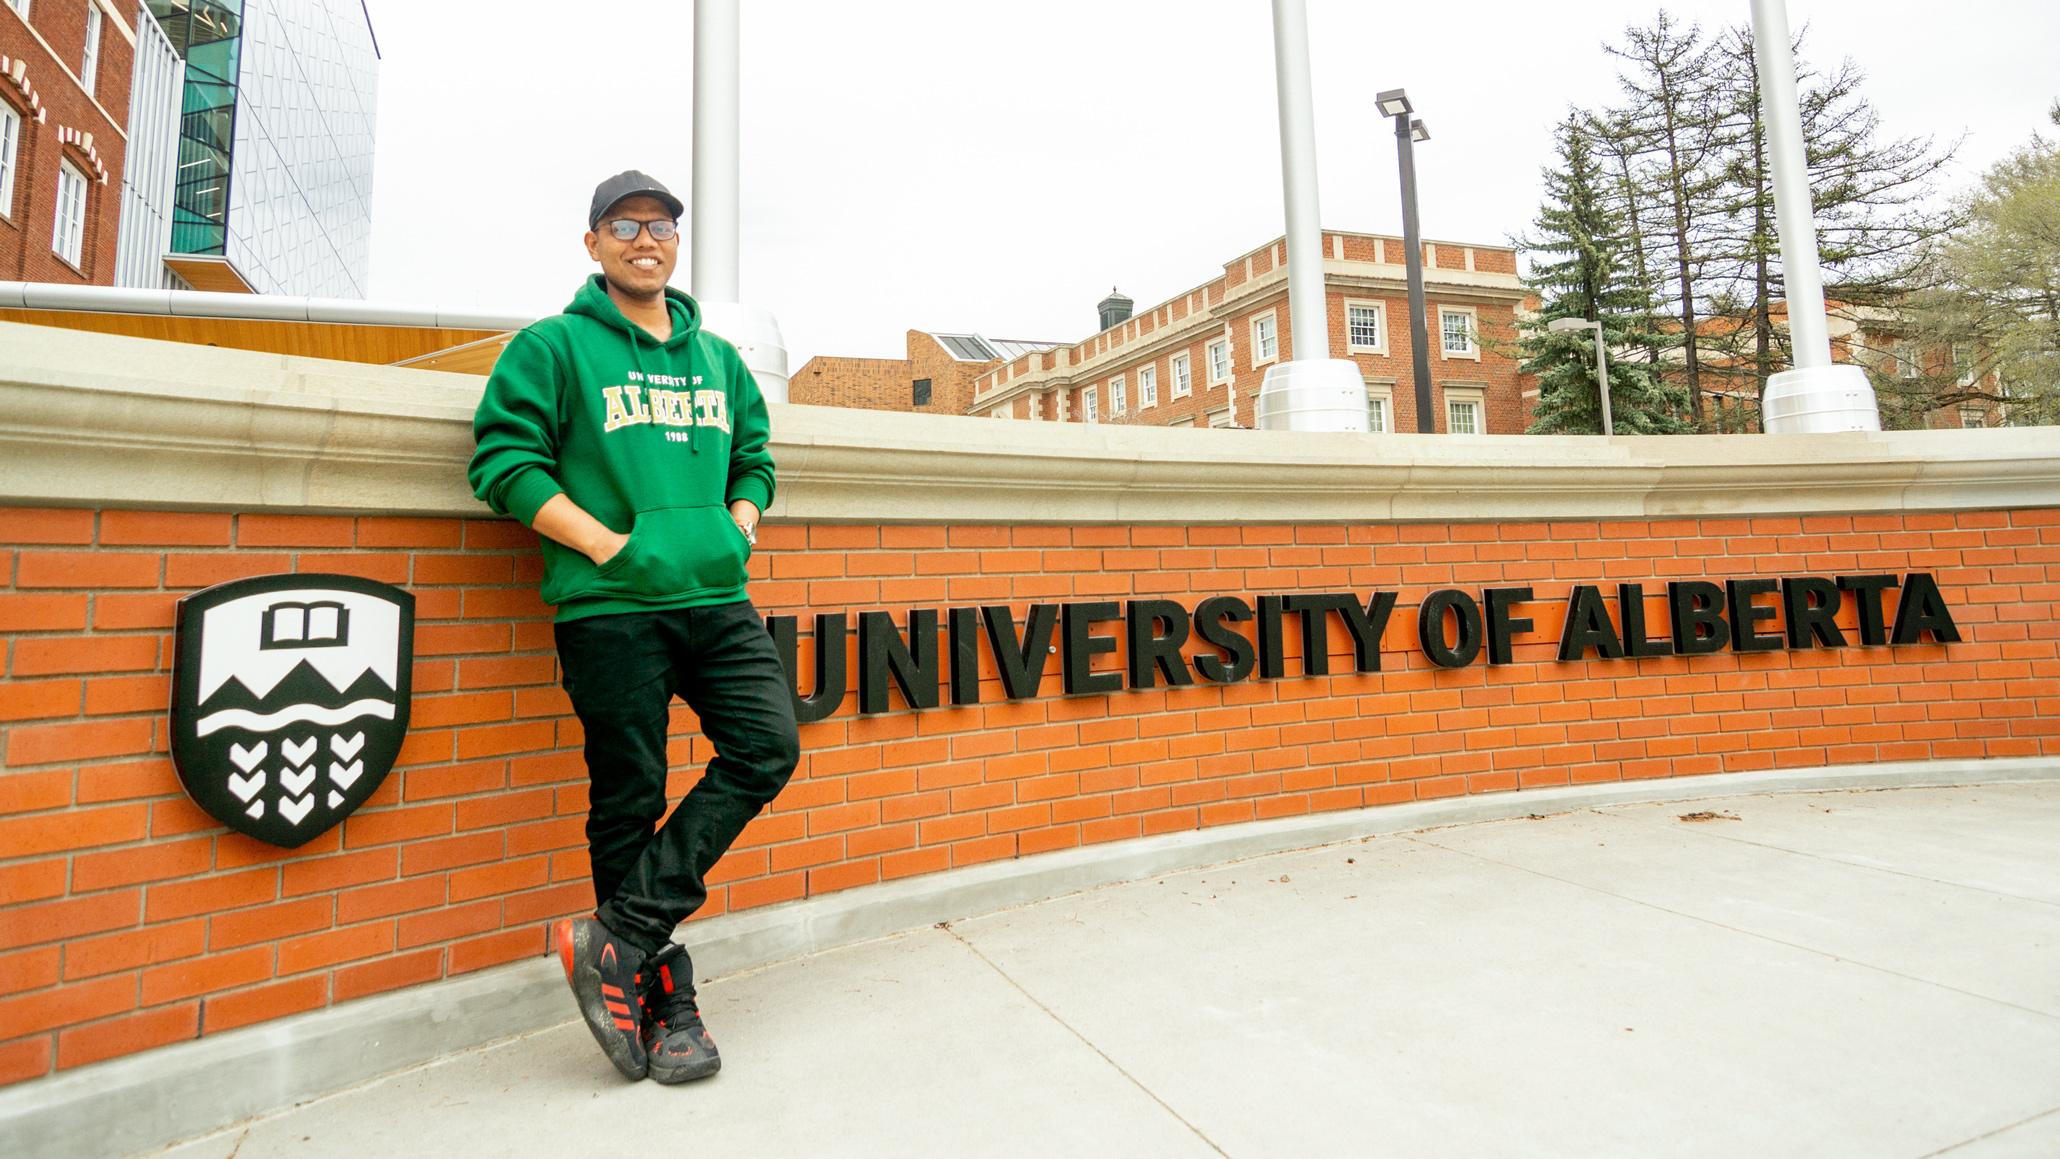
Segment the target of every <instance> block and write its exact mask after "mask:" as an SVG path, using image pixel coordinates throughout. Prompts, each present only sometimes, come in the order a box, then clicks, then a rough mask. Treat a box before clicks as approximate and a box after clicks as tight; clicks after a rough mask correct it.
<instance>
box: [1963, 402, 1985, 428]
mask: <svg viewBox="0 0 2060 1159" xmlns="http://www.w3.org/2000/svg"><path fill="white" fill-rule="evenodd" d="M1960 429H1962V430H1968V431H1982V430H1987V429H1988V412H1986V411H1984V410H1982V409H1981V408H1980V407H1978V406H1963V407H1961V408H1960Z"/></svg>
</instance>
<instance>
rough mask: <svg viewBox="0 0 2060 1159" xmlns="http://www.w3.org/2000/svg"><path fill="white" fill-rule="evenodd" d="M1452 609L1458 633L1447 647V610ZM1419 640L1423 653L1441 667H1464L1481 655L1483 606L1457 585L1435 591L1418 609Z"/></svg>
mask: <svg viewBox="0 0 2060 1159" xmlns="http://www.w3.org/2000/svg"><path fill="white" fill-rule="evenodd" d="M1447 608H1450V609H1451V610H1452V614H1453V617H1454V619H1456V620H1457V621H1458V624H1459V632H1458V635H1457V638H1456V639H1455V640H1454V641H1453V645H1452V646H1451V647H1449V648H1448V647H1446V646H1445V610H1446V609H1447ZM1416 639H1417V642H1418V643H1420V644H1422V645H1423V654H1424V655H1426V656H1428V657H1430V658H1431V663H1433V664H1436V665H1437V666H1438V667H1440V668H1464V667H1466V666H1467V665H1468V664H1471V663H1473V662H1474V659H1475V658H1476V657H1478V656H1479V655H1480V654H1481V606H1480V605H1479V604H1476V603H1474V602H1473V597H1472V596H1470V595H1467V594H1466V593H1465V592H1462V591H1460V590H1459V589H1458V588H1446V589H1444V590H1442V591H1435V592H1432V593H1431V594H1430V595H1427V596H1425V597H1424V598H1423V603H1422V604H1420V605H1418V607H1417V609H1416Z"/></svg>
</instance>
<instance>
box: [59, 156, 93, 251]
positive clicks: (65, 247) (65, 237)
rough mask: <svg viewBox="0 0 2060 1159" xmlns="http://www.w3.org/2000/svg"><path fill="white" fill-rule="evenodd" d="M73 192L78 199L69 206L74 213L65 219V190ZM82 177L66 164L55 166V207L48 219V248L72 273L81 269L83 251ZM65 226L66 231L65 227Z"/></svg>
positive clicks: (83, 212) (69, 163)
mask: <svg viewBox="0 0 2060 1159" xmlns="http://www.w3.org/2000/svg"><path fill="white" fill-rule="evenodd" d="M68 185H70V186H72V187H73V188H75V189H76V191H77V194H78V198H77V202H76V204H75V205H73V206H71V207H69V208H71V209H75V210H76V213H75V214H74V215H72V216H70V217H67V216H66V214H67V210H68V207H67V203H66V188H67V186H68ZM86 195H87V194H86V175H85V174H84V173H81V172H79V170H78V168H77V167H76V166H74V165H73V164H72V163H71V162H69V161H59V162H58V163H57V204H56V205H55V206H53V207H52V209H53V212H52V213H51V216H52V217H54V218H55V219H56V223H55V224H54V225H53V226H52V227H51V231H50V249H51V252H53V253H55V254H56V255H57V256H58V257H60V258H63V259H64V260H65V261H67V262H69V263H70V264H71V267H72V268H73V269H75V270H78V269H84V268H85V266H84V260H85V252H86ZM67 227H69V228H67Z"/></svg>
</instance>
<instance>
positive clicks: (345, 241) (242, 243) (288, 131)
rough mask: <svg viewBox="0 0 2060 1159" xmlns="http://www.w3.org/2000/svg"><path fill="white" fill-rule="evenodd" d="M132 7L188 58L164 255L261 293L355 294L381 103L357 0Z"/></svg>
mask: <svg viewBox="0 0 2060 1159" xmlns="http://www.w3.org/2000/svg"><path fill="white" fill-rule="evenodd" d="M143 6H144V8H145V9H147V10H148V11H149V12H150V14H151V15H152V16H154V17H156V18H157V22H158V24H159V25H160V26H161V27H162V28H163V30H164V32H165V35H166V37H167V38H168V39H169V40H170V42H171V44H172V47H173V48H174V50H175V51H176V52H177V53H178V55H179V56H180V57H181V58H183V59H184V61H185V74H184V81H183V84H182V85H181V86H180V91H179V130H178V148H177V168H176V174H175V177H174V181H173V189H172V198H171V201H172V221H171V230H170V237H169V239H168V241H166V242H165V243H164V244H165V246H166V254H167V255H182V254H184V255H203V256H213V257H220V258H224V259H226V260H227V262H228V263H229V265H230V266H231V267H233V268H234V271H235V272H236V274H237V275H239V276H240V277H241V279H242V281H243V282H245V283H246V284H248V285H249V287H250V288H251V289H253V290H256V291H257V292H259V293H264V294H298V295H308V296H313V297H339V298H361V297H363V296H364V295H365V290H366V286H367V280H368V276H369V273H370V265H371V225H372V220H371V218H372V153H373V141H374V125H375V120H376V116H377V112H378V100H379V50H378V44H377V42H376V41H375V40H374V38H373V33H372V26H371V21H370V18H369V17H368V16H367V14H366V11H365V7H364V3H363V0H144V4H143ZM133 115H134V114H133V113H132V116H133ZM146 264H148V263H145V262H130V263H124V265H125V267H130V268H141V267H142V266H144V265H146Z"/></svg>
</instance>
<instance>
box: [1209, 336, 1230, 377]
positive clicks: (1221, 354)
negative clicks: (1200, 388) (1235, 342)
mask: <svg viewBox="0 0 2060 1159" xmlns="http://www.w3.org/2000/svg"><path fill="white" fill-rule="evenodd" d="M1229 381H1230V343H1228V342H1211V343H1209V385H1211V386H1214V385H1215V384H1217V383H1219V382H1229Z"/></svg>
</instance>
